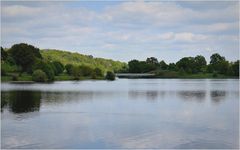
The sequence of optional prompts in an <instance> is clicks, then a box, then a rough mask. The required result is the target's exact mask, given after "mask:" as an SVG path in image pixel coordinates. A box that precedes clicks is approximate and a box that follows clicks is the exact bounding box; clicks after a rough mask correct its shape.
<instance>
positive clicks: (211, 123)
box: [1, 79, 239, 149]
mask: <svg viewBox="0 0 240 150" xmlns="http://www.w3.org/2000/svg"><path fill="white" fill-rule="evenodd" d="M238 84H239V80H237V79H229V80H210V79H203V80H193V79H192V80H181V79H118V80H116V81H113V82H108V81H80V82H74V81H73V82H72V81H71V82H70V81H67V82H55V83H52V84H10V83H2V85H1V88H2V91H1V108H2V109H1V111H2V112H1V134H2V138H1V144H2V148H16V149H20V148H68V149H70V148H238V147H239V143H238V141H239V129H238V126H239V119H238V118H239V116H238V114H239V91H238V90H239V89H238Z"/></svg>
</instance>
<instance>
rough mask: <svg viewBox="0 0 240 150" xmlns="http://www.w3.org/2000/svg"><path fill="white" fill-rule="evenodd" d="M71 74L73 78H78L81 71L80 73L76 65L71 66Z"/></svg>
mask: <svg viewBox="0 0 240 150" xmlns="http://www.w3.org/2000/svg"><path fill="white" fill-rule="evenodd" d="M72 75H73V77H74V79H75V80H79V79H80V76H81V73H80V69H79V67H78V66H73V68H72Z"/></svg>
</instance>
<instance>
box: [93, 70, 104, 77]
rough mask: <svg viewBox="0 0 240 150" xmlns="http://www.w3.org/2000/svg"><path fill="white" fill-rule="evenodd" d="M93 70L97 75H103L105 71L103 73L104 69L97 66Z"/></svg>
mask: <svg viewBox="0 0 240 150" xmlns="http://www.w3.org/2000/svg"><path fill="white" fill-rule="evenodd" d="M93 72H94V73H95V74H96V76H98V77H102V76H103V73H102V70H101V69H100V68H95V69H94V70H93Z"/></svg>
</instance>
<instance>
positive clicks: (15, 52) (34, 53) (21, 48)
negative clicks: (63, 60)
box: [9, 43, 42, 71]
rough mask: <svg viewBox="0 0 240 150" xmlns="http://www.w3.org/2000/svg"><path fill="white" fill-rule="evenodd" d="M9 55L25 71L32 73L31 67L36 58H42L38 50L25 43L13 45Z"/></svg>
mask: <svg viewBox="0 0 240 150" xmlns="http://www.w3.org/2000/svg"><path fill="white" fill-rule="evenodd" d="M9 53H10V55H11V57H12V58H13V59H14V61H15V62H16V64H17V65H20V66H21V67H22V69H23V71H31V69H32V68H31V67H32V65H33V64H34V62H35V59H36V58H40V59H41V58H42V56H41V54H40V51H39V49H38V48H35V47H34V46H32V45H28V44H25V43H20V44H15V45H13V46H12V47H11V48H10V50H9Z"/></svg>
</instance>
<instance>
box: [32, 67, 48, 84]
mask: <svg viewBox="0 0 240 150" xmlns="http://www.w3.org/2000/svg"><path fill="white" fill-rule="evenodd" d="M32 80H33V81H36V82H46V81H47V75H46V73H45V72H43V71H42V70H41V69H37V70H35V71H34V72H33V74H32Z"/></svg>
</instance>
